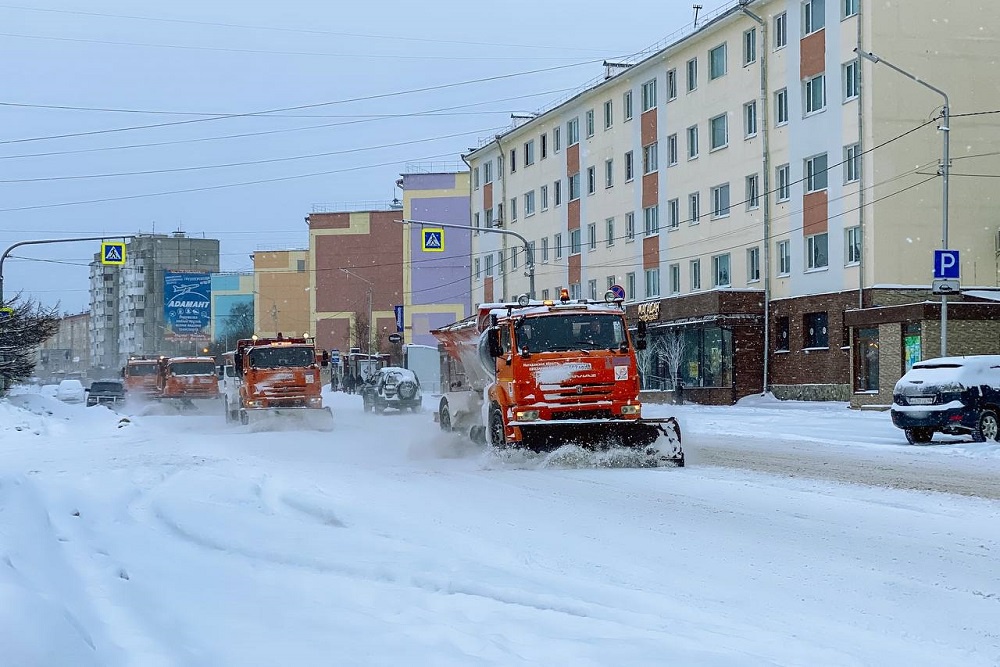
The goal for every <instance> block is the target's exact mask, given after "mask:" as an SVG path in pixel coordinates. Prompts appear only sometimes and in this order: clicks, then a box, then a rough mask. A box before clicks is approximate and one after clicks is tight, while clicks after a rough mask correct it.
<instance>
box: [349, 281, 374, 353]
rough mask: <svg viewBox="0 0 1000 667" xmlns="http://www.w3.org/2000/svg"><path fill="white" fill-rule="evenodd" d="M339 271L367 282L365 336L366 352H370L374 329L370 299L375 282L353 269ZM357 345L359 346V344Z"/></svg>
mask: <svg viewBox="0 0 1000 667" xmlns="http://www.w3.org/2000/svg"><path fill="white" fill-rule="evenodd" d="M341 271H343V272H344V273H346V274H347V275H349V276H354V277H355V278H357V279H358V280H360V281H362V282H364V283H367V284H368V336H367V338H368V344H367V348H368V354H371V353H372V333H373V332H374V330H375V323H374V322H373V321H372V317H373V316H374V312H373V310H372V299H373V298H374V292H375V283H373V282H372V281H370V280H366V279H365V278H362V277H361V276H359V275H358V274H356V273H354V272H353V271H348V270H347V269H341ZM358 342H359V343H360V342H361V341H358ZM358 347H360V345H359V346H358Z"/></svg>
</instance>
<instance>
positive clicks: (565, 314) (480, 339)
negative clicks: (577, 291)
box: [431, 290, 684, 466]
mask: <svg viewBox="0 0 1000 667" xmlns="http://www.w3.org/2000/svg"><path fill="white" fill-rule="evenodd" d="M606 298H607V299H608V301H606V302H604V303H599V302H593V301H587V300H582V299H581V300H574V301H570V299H569V295H568V294H567V293H566V290H562V294H561V295H560V301H559V302H558V303H556V302H553V301H531V300H529V299H528V297H527V295H523V296H521V297H520V298H519V299H518V301H517V303H485V304H481V305H480V306H479V312H478V314H476V315H474V316H472V317H470V318H467V319H465V320H462V321H460V322H456V323H454V324H451V325H448V326H446V327H442V328H440V329H436V330H434V331H432V332H431V333H433V334H434V336H435V337H436V338H437V339H438V340H439V341H440V344H439V346H438V348H439V350H440V352H441V373H442V382H443V383H444V386H445V387H446V391H445V393H444V395H443V396H442V398H441V402H440V404H439V407H438V411H437V413H436V414H435V419H436V421H438V423H439V424H440V426H441V428H442V429H443V430H446V431H452V430H455V431H461V432H464V433H468V434H469V436H470V437H471V438H472V439H473V440H474V441H476V442H480V443H485V442H488V443H489V444H490V445H492V446H493V447H494V448H497V449H508V448H524V449H529V450H533V451H539V452H547V451H553V450H555V449H557V448H559V447H561V446H563V445H567V444H574V445H579V446H581V447H584V448H586V449H591V450H610V449H616V450H618V449H625V450H632V451H631V452H626V453H628V454H629V455H630V456H633V455H635V454H638V465H640V466H659V465H665V464H674V465H677V466H683V465H684V453H683V451H682V449H681V434H680V427H679V425H678V423H677V421H676V420H675V419H674V418H673V417H665V418H651V419H646V418H643V417H642V414H641V413H642V403H641V401H640V397H639V373H638V363H637V360H636V349H640V350H641V349H644V348H645V346H646V340H645V336H644V335H640V336H637V338H636V340H634V341H633V340H632V336H631V335H630V334H629V330H628V326H627V323H626V320H625V311H624V309H623V308H622V305H621V301H620V300H615V299H614V296H613V294H611V293H610V292H609V294H608V295H607V297H606ZM640 331H642V330H640ZM642 333H643V334H644V333H645V332H644V331H642Z"/></svg>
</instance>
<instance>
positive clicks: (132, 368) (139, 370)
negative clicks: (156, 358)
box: [127, 363, 156, 376]
mask: <svg viewBox="0 0 1000 667" xmlns="http://www.w3.org/2000/svg"><path fill="white" fill-rule="evenodd" d="M127 373H128V374H129V375H133V376H135V375H156V364H155V363H152V364H135V365H129V367H128V370H127Z"/></svg>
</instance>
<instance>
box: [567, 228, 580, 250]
mask: <svg viewBox="0 0 1000 667" xmlns="http://www.w3.org/2000/svg"><path fill="white" fill-rule="evenodd" d="M581 249H582V247H581V242H580V230H579V229H574V230H573V231H571V232H570V233H569V254H571V255H579V254H580V250H581Z"/></svg>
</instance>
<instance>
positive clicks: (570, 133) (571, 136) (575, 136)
mask: <svg viewBox="0 0 1000 667" xmlns="http://www.w3.org/2000/svg"><path fill="white" fill-rule="evenodd" d="M578 143H580V119H579V118H574V119H573V120H571V121H569V122H568V123H566V145H567V146H575V145H576V144H578Z"/></svg>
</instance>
